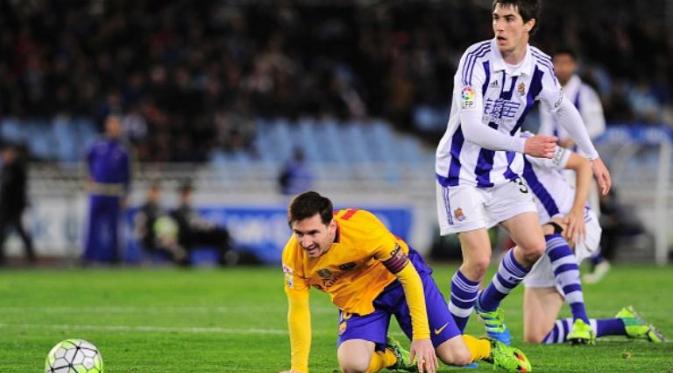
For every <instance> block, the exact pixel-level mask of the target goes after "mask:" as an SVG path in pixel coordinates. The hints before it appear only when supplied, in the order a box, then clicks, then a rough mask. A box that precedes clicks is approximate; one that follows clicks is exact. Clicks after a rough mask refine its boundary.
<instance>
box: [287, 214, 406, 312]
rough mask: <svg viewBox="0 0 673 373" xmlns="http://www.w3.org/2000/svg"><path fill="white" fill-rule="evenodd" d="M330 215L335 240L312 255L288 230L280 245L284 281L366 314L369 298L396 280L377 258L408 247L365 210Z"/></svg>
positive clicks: (370, 302)
mask: <svg viewBox="0 0 673 373" xmlns="http://www.w3.org/2000/svg"><path fill="white" fill-rule="evenodd" d="M334 219H335V221H336V223H337V226H338V229H337V237H336V239H335V241H336V242H334V243H333V244H332V246H331V247H330V248H329V249H328V250H327V252H325V254H323V255H322V256H320V257H318V258H309V257H308V256H307V255H306V253H305V251H304V250H303V249H302V248H301V246H300V245H299V242H298V241H297V239H296V237H295V236H294V235H293V236H292V237H291V238H290V240H289V241H288V242H287V244H286V245H285V249H284V250H283V272H285V286H286V287H287V288H290V289H294V290H304V289H308V288H309V287H315V288H318V289H320V290H322V291H324V292H327V293H329V294H330V297H331V298H332V302H333V303H334V304H335V305H336V306H337V307H339V308H340V309H341V310H343V311H345V312H349V313H356V314H359V315H367V314H369V313H371V312H373V311H374V306H373V301H374V299H375V298H376V297H377V296H378V295H379V294H381V292H382V291H383V289H384V288H385V287H386V286H387V285H389V284H390V283H392V282H393V281H395V279H396V277H395V275H393V274H392V273H391V272H390V271H389V270H388V269H386V267H385V266H384V265H383V263H382V262H383V261H386V260H389V259H391V258H394V257H395V255H396V254H397V255H399V253H400V251H401V252H402V253H404V254H408V253H409V246H408V245H407V243H406V242H404V241H403V240H401V239H399V238H397V237H395V236H394V235H393V234H392V233H391V232H390V231H389V230H388V229H387V228H386V227H385V225H383V223H382V222H381V221H380V220H379V219H378V218H377V217H376V216H375V215H374V214H372V213H371V212H369V211H366V210H357V209H347V210H339V211H337V212H336V213H335V214H334ZM398 247H399V249H398ZM396 250H397V251H396ZM389 263H393V264H395V263H396V262H395V260H393V261H392V262H389ZM400 269H401V268H400Z"/></svg>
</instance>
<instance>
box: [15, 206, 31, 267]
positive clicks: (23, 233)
mask: <svg viewBox="0 0 673 373" xmlns="http://www.w3.org/2000/svg"><path fill="white" fill-rule="evenodd" d="M22 215H23V212H19V213H18V214H16V216H14V218H13V219H14V225H15V226H16V231H17V233H19V236H20V237H21V240H22V241H23V249H24V250H25V251H26V258H27V259H28V260H29V261H30V262H34V261H35V249H34V248H33V238H32V237H31V236H30V233H28V231H27V230H26V227H25V226H24V224H23V219H21V217H22Z"/></svg>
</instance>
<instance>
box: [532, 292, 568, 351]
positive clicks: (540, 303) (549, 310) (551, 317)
mask: <svg viewBox="0 0 673 373" xmlns="http://www.w3.org/2000/svg"><path fill="white" fill-rule="evenodd" d="M562 306H563V297H562V296H561V294H559V293H558V291H556V288H554V287H553V286H551V287H528V286H526V287H525V289H524V293H523V340H524V341H525V342H528V343H542V342H543V341H545V339H546V338H550V340H555V338H556V337H557V335H554V334H553V333H552V331H553V329H554V323H555V322H556V317H558V314H559V311H560V310H561V307H562Z"/></svg>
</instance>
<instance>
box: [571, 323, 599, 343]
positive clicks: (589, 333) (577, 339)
mask: <svg viewBox="0 0 673 373" xmlns="http://www.w3.org/2000/svg"><path fill="white" fill-rule="evenodd" d="M566 339H567V340H568V342H570V344H572V345H586V344H589V345H593V344H596V334H595V333H594V330H593V329H592V328H591V325H587V323H585V322H584V320H582V319H577V320H575V322H574V323H573V326H572V328H571V329H570V333H568V336H567V337H566Z"/></svg>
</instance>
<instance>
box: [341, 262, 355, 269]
mask: <svg viewBox="0 0 673 373" xmlns="http://www.w3.org/2000/svg"><path fill="white" fill-rule="evenodd" d="M355 266H356V264H355V263H354V262H350V263H346V264H342V265H340V266H339V269H340V270H342V271H350V270H351V269H353V268H355Z"/></svg>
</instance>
